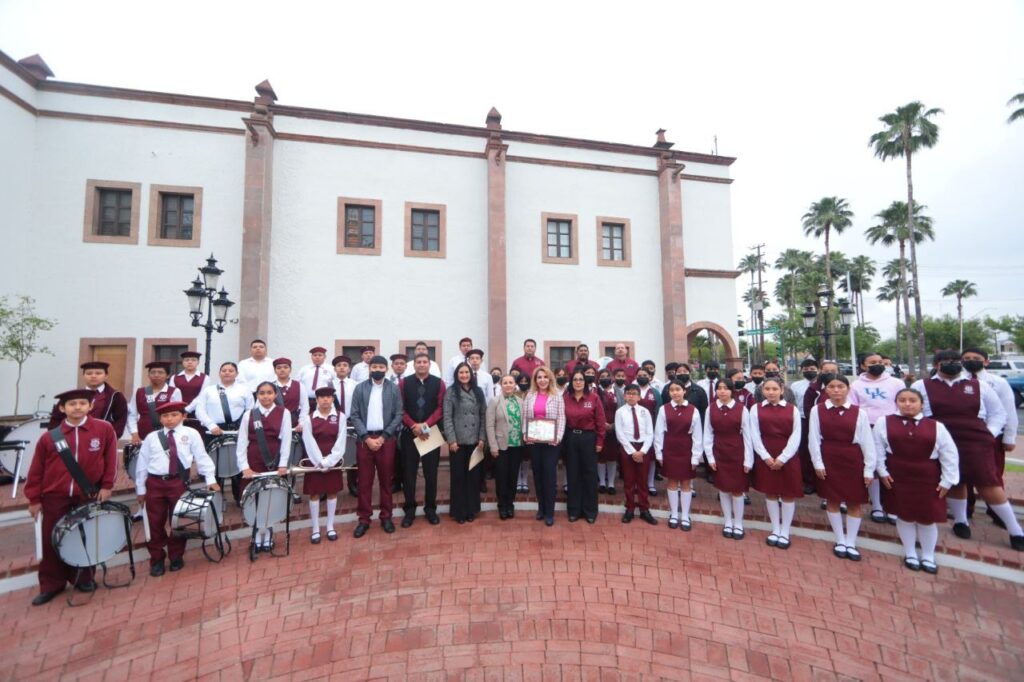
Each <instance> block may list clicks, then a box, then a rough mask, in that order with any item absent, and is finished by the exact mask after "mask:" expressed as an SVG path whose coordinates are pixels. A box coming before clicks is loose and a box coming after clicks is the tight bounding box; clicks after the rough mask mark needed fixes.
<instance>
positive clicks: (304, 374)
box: [295, 362, 334, 398]
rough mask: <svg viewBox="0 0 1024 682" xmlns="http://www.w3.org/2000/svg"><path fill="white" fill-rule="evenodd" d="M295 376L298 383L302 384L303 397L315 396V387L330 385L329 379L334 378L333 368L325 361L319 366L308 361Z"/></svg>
mask: <svg viewBox="0 0 1024 682" xmlns="http://www.w3.org/2000/svg"><path fill="white" fill-rule="evenodd" d="M317 370H319V371H317ZM313 377H316V382H315V383H314V382H313ZM295 378H296V379H298V381H299V383H300V384H302V388H304V389H305V393H304V397H305V398H315V397H316V389H318V388H327V387H328V386H330V385H331V379H332V378H334V368H333V367H331V366H330V365H328V364H327V363H326V362H325V363H323V364H322V365H320V366H319V367H317V366H316V365H314V364H312V363H310V364H308V365H306V366H305V367H303V368H302V369H300V370H299V373H298V375H296V377H295Z"/></svg>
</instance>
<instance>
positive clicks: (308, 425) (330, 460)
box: [299, 405, 348, 469]
mask: <svg viewBox="0 0 1024 682" xmlns="http://www.w3.org/2000/svg"><path fill="white" fill-rule="evenodd" d="M332 416H333V417H335V418H337V420H338V437H337V438H336V439H335V441H334V445H333V446H332V447H331V451H330V452H329V453H328V454H327V455H323V454H321V453H320V447H319V446H318V445H317V443H316V438H314V437H313V420H314V419H330V418H331V417H332ZM299 423H300V424H302V444H303V445H304V446H305V447H306V458H307V459H309V461H310V462H312V463H313V465H314V466H318V467H320V468H321V469H330V468H331V467H333V466H336V465H337V464H338V462H340V461H341V458H342V457H344V455H345V434H346V425H347V423H348V417H347V416H346V415H345V413H344V412H338V411H337V410H335V409H334V406H333V405H332V406H331V411H330V412H328V413H327V414H326V415H323V414H320V410H313V412H312V414H307V415H306V416H304V417H302V418H300V419H299Z"/></svg>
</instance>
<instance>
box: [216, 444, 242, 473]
mask: <svg viewBox="0 0 1024 682" xmlns="http://www.w3.org/2000/svg"><path fill="white" fill-rule="evenodd" d="M210 459H212V460H213V463H214V464H215V465H216V467H217V478H231V477H232V476H237V475H238V474H240V473H242V472H241V469H239V468H238V442H237V441H236V440H235V439H234V438H233V437H231V438H221V439H218V440H216V441H214V442H212V443H210Z"/></svg>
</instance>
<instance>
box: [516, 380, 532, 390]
mask: <svg viewBox="0 0 1024 682" xmlns="http://www.w3.org/2000/svg"><path fill="white" fill-rule="evenodd" d="M519 390H520V391H529V390H530V382H529V381H520V382H519Z"/></svg>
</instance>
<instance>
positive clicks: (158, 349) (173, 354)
mask: <svg viewBox="0 0 1024 682" xmlns="http://www.w3.org/2000/svg"><path fill="white" fill-rule="evenodd" d="M188 349H189V348H188V346H187V345H178V344H164V345H160V344H158V345H154V346H153V359H154V360H159V361H162V362H169V363H171V374H177V373H178V372H180V371H181V370H182V366H181V354H182V353H184V352H185V351H187V350H188Z"/></svg>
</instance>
